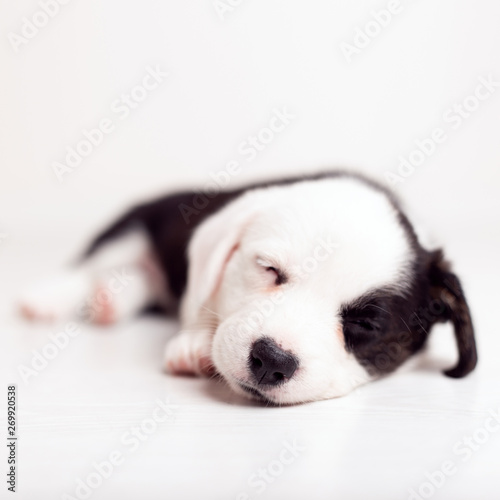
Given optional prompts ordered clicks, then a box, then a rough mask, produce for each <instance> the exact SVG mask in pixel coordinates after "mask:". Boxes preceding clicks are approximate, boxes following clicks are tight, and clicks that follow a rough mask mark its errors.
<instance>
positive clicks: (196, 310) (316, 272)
mask: <svg viewBox="0 0 500 500" xmlns="http://www.w3.org/2000/svg"><path fill="white" fill-rule="evenodd" d="M188 257H189V266H188V283H187V289H186V291H185V293H184V296H183V300H182V304H181V332H180V334H179V335H178V336H177V337H175V338H174V339H172V340H171V341H170V342H169V344H168V345H167V348H166V352H165V367H166V369H167V370H168V371H170V372H172V373H193V374H208V373H211V372H212V371H213V370H214V369H215V371H216V372H218V373H220V374H221V375H222V377H223V378H224V379H225V380H226V381H227V382H228V383H229V385H230V386H231V387H232V388H233V389H234V390H235V391H237V392H239V393H241V394H244V395H246V396H249V393H248V392H247V391H245V390H243V389H242V387H241V386H242V385H244V386H247V387H248V386H250V387H253V386H255V381H252V377H251V373H250V369H249V356H250V350H251V346H252V344H253V343H254V342H255V341H256V340H257V339H259V338H262V337H267V338H270V339H272V340H273V341H274V342H275V343H276V344H277V345H278V346H280V347H281V348H282V349H284V350H286V351H289V352H292V353H293V354H294V355H295V356H296V357H297V359H298V360H299V366H298V368H297V370H296V372H295V374H294V376H293V377H292V378H291V379H290V380H288V381H287V382H286V383H285V384H281V385H277V386H274V387H269V388H265V389H263V390H262V393H263V394H264V395H265V398H266V399H267V400H269V401H273V402H276V403H279V404H287V403H297V402H302V401H310V400H317V399H326V398H331V397H335V396H341V395H343V394H346V393H347V392H349V391H350V390H352V389H353V388H355V387H357V386H358V385H360V384H362V383H365V382H367V381H368V380H370V379H371V376H370V375H369V374H368V373H367V372H366V371H365V369H364V368H363V367H362V366H361V365H360V363H359V362H358V361H357V360H356V359H355V357H354V356H353V355H352V354H351V353H349V352H348V351H347V350H346V348H345V345H344V337H343V331H342V322H341V318H340V316H339V314H340V308H341V306H342V305H343V304H345V303H348V302H350V301H352V300H355V299H356V298H358V297H360V296H362V295H363V294H365V293H367V292H369V291H370V290H373V289H377V288H381V287H385V288H391V289H392V290H393V291H394V292H395V293H400V294H405V291H406V286H407V283H408V276H409V269H410V267H411V265H412V262H413V261H414V259H415V256H414V255H413V250H412V247H411V245H410V243H409V242H408V239H407V235H405V232H404V229H403V227H402V225H401V223H400V221H399V220H398V213H397V211H396V209H395V208H394V207H393V206H392V205H391V203H390V201H389V200H388V198H387V196H385V195H384V194H383V193H382V192H380V191H378V190H376V189H373V188H371V187H370V186H368V185H366V184H364V183H360V182H359V181H358V180H355V179H352V178H350V177H335V178H329V179H328V178H327V179H324V180H322V181H321V182H317V181H302V182H297V183H294V184H290V185H281V186H280V185H278V186H273V187H268V188H259V189H254V190H250V191H247V192H246V193H245V194H243V195H241V196H240V197H238V198H237V199H235V200H234V201H233V202H231V203H229V204H228V205H227V206H226V207H224V208H222V209H221V210H219V211H218V212H217V213H215V214H214V215H212V216H211V217H209V218H208V219H206V220H205V221H204V222H202V223H201V225H200V226H199V227H198V228H197V229H196V231H195V233H194V235H193V237H192V239H191V241H190V244H189V252H188ZM147 262H150V263H152V264H153V269H154V259H153V260H152V259H151V251H150V249H149V245H148V244H147V241H146V240H145V239H144V238H143V237H139V238H137V235H135V236H132V235H129V236H127V237H125V238H120V239H117V240H113V241H112V242H111V243H109V244H107V245H105V246H103V248H102V249H101V250H100V251H98V252H97V253H96V255H94V256H93V257H92V258H91V259H90V262H88V263H86V264H85V266H84V267H83V268H81V269H80V270H79V271H77V272H76V274H72V275H71V276H70V275H68V277H67V280H66V282H65V283H64V284H63V285H61V284H60V283H59V284H58V285H53V286H52V289H51V290H52V291H51V294H52V295H51V297H48V295H47V293H48V292H47V291H45V292H44V291H42V292H38V294H36V293H35V294H33V293H32V294H31V295H27V296H26V297H24V299H23V301H22V307H23V308H24V310H25V312H26V311H28V312H34V316H37V315H38V316H43V315H47V314H48V315H51V316H52V315H55V316H57V315H61V314H60V313H61V311H62V310H63V311H62V312H64V313H67V312H68V311H69V309H70V306H71V307H77V306H78V303H77V301H82V300H84V299H85V296H86V295H87V294H89V293H91V290H92V287H93V286H94V285H93V284H95V282H96V280H97V279H98V278H99V277H101V279H102V277H103V276H106V273H108V272H109V270H110V269H112V268H116V267H117V266H121V265H124V266H127V265H128V266H130V268H131V269H134V270H135V272H136V283H135V284H134V283H133V282H132V283H131V284H130V287H132V289H130V290H128V291H127V293H124V294H123V296H122V298H121V299H120V296H117V302H116V304H115V308H114V310H113V320H119V319H121V318H123V317H128V316H130V315H131V314H133V313H135V312H137V311H138V310H140V309H141V308H142V307H144V306H145V305H147V304H148V302H151V301H156V302H158V301H160V302H165V300H166V297H165V296H164V295H162V292H161V290H162V289H164V286H159V284H158V282H157V280H155V276H156V275H158V274H159V272H156V271H153V272H151V266H150V265H149V264H147ZM274 268H276V269H279V270H280V271H282V272H283V273H284V274H285V275H286V277H287V280H286V282H284V283H283V284H280V285H276V282H275V280H276V273H275V271H274V270H273V269H274ZM134 286H135V288H134ZM68 287H69V290H70V291H71V293H70V292H68ZM54 297H55V298H54ZM66 299H68V300H66ZM61 305H63V306H64V307H61ZM58 308H59V309H58Z"/></svg>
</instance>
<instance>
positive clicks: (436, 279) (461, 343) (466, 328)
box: [429, 250, 477, 378]
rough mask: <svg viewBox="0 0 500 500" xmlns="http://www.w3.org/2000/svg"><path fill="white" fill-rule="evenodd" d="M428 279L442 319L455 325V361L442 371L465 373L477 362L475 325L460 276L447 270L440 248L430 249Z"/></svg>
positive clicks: (472, 368) (454, 375) (455, 376)
mask: <svg viewBox="0 0 500 500" xmlns="http://www.w3.org/2000/svg"><path fill="white" fill-rule="evenodd" d="M430 258H431V260H430V266H429V280H430V287H431V288H430V294H431V297H432V299H433V300H435V301H438V302H439V303H440V304H441V311H443V312H442V314H441V315H440V318H439V319H440V320H441V321H451V322H452V323H453V328H454V329H455V338H456V340H457V347H458V356H459V357H458V363H457V365H456V366H455V367H453V368H451V369H449V370H446V371H445V372H444V374H445V375H447V376H448V377H454V378H460V377H465V375H467V374H468V373H470V372H471V371H472V370H474V368H475V366H476V363H477V351H476V341H475V338H474V327H473V325H472V319H471V315H470V311H469V306H468V305H467V302H466V300H465V296H464V293H463V291H462V286H461V284H460V280H459V279H458V278H457V276H456V275H455V274H453V273H452V272H451V271H450V265H449V263H448V262H446V261H445V260H444V258H443V252H442V251H441V250H437V251H435V252H431V253H430Z"/></svg>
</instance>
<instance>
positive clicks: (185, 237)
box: [84, 171, 477, 377]
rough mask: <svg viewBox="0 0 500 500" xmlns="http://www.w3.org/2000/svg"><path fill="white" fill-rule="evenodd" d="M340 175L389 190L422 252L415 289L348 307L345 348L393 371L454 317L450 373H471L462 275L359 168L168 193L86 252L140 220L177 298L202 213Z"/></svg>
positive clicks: (378, 368)
mask: <svg viewBox="0 0 500 500" xmlns="http://www.w3.org/2000/svg"><path fill="white" fill-rule="evenodd" d="M338 177H348V178H354V179H357V180H358V181H360V182H362V183H364V184H367V185H368V186H370V187H371V188H372V189H375V190H377V191H380V192H382V193H383V194H384V195H385V196H387V198H388V200H389V202H390V203H391V204H392V206H393V207H394V209H395V210H396V213H397V217H398V221H399V223H400V224H401V226H402V227H403V228H404V230H405V234H406V236H407V238H408V242H409V243H410V245H411V247H412V248H413V250H414V252H415V254H416V255H417V258H416V261H415V263H414V267H413V269H412V272H411V276H412V278H411V279H410V281H411V283H409V291H408V293H407V294H405V296H404V297H403V296H401V295H398V294H396V293H394V292H393V291H391V290H389V289H386V290H373V291H372V292H370V293H369V294H367V295H365V296H363V297H360V298H358V299H357V300H356V301H355V302H353V303H351V304H345V305H344V306H343V307H342V309H341V311H340V315H341V317H342V319H343V325H344V336H345V343H346V348H347V349H348V350H349V351H351V352H352V353H354V355H355V356H356V358H357V359H358V360H359V361H360V363H362V364H363V365H364V366H365V367H366V368H367V370H368V371H369V372H370V373H374V374H383V373H388V372H390V371H392V370H394V369H395V368H397V367H398V366H399V365H400V364H401V363H403V362H404V361H405V360H406V359H407V358H408V357H410V356H411V355H412V354H414V353H415V352H417V351H418V350H420V349H421V348H422V346H423V345H424V343H425V341H426V339H427V337H428V334H429V331H430V329H431V327H432V326H433V325H434V324H435V323H436V322H440V321H451V322H452V323H453V326H454V329H455V335H456V339H457V345H458V350H459V362H458V364H457V366H456V367H454V368H453V369H451V370H447V371H446V372H445V373H446V375H448V376H451V377H463V376H465V375H467V373H469V372H470V371H472V370H473V369H474V367H475V365H476V362H477V353H476V346H475V340H474V330H473V326H472V320H471V317H470V313H469V309H468V307H467V303H466V301H465V297H464V294H463V292H462V289H461V286H460V282H459V280H458V278H457V277H456V276H455V275H454V274H453V273H451V272H450V270H449V265H448V264H447V263H446V262H444V260H443V256H442V253H441V251H435V252H427V251H426V250H424V249H423V248H422V247H421V246H420V244H419V242H418V239H417V237H416V235H415V232H414V230H413V227H412V226H411V224H410V222H409V221H408V219H407V218H406V216H405V215H404V213H403V212H402V211H401V209H400V207H399V203H398V201H397V199H396V198H395V196H394V195H393V194H392V193H391V192H390V191H389V190H388V189H386V188H385V187H383V186H382V185H380V184H378V183H376V182H374V181H372V180H369V179H366V178H365V177H363V176H361V175H358V174H353V173H349V172H343V171H335V172H324V173H319V174H316V175H310V176H298V177H292V178H287V179H279V180H275V181H270V182H264V183H257V184H253V185H250V186H247V187H243V188H239V189H235V190H230V191H221V192H220V193H218V194H216V195H214V196H209V195H208V194H203V193H197V192H195V191H186V192H182V193H177V194H172V195H169V196H165V197H162V198H160V199H157V200H155V201H153V202H150V203H145V204H143V205H139V206H137V207H135V208H133V209H132V210H130V211H129V212H128V213H126V214H125V215H124V216H123V217H122V218H120V219H119V220H118V221H116V222H115V223H114V224H113V225H112V226H111V227H109V228H108V229H107V230H105V231H104V232H103V233H101V234H100V235H99V236H98V237H97V238H96V239H95V240H94V241H93V243H92V244H91V245H90V247H89V248H88V250H87V252H86V253H85V255H84V257H87V256H90V255H91V254H92V253H94V252H95V251H96V250H97V249H98V248H99V247H100V246H101V244H103V243H105V242H107V241H108V240H110V239H113V238H115V237H117V236H119V235H121V234H122V233H123V232H125V231H128V230H130V229H132V228H134V227H136V226H138V225H140V226H142V227H144V228H145V229H146V231H147V233H148V235H149V237H150V240H151V243H152V246H153V249H154V251H155V252H156V255H157V258H158V261H159V263H160V265H161V267H162V269H163V271H164V273H165V275H166V277H167V280H168V285H169V288H170V292H171V293H172V294H173V295H174V296H175V297H176V298H177V299H179V298H180V297H181V296H182V294H183V292H184V290H185V287H186V282H187V266H188V262H187V255H186V252H187V247H188V243H189V240H190V238H191V235H192V233H193V231H194V229H195V228H196V227H197V226H198V225H199V224H200V223H201V222H203V220H204V219H206V218H207V217H208V216H210V215H212V214H213V213H215V212H217V211H218V210H220V209H221V208H222V207H223V206H224V205H226V204H227V203H229V202H230V201H232V200H234V199H235V198H237V197H238V196H240V195H242V194H243V193H244V192H246V191H248V190H251V189H256V188H265V187H270V186H282V185H288V184H293V183H296V182H301V181H316V180H317V181H320V180H322V179H328V178H338Z"/></svg>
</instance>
